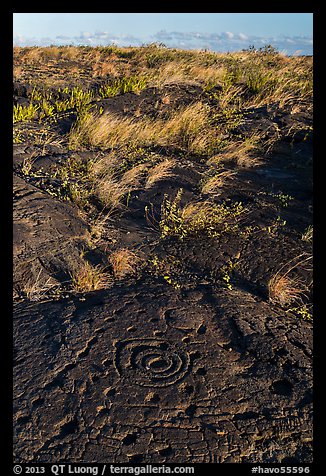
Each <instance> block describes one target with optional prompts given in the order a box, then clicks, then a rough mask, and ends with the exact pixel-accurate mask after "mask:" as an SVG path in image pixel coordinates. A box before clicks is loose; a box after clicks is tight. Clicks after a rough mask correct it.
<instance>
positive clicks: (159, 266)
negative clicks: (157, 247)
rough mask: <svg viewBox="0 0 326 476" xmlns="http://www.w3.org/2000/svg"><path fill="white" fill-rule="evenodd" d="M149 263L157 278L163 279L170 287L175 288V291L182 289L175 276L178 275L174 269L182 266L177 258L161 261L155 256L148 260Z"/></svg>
mask: <svg viewBox="0 0 326 476" xmlns="http://www.w3.org/2000/svg"><path fill="white" fill-rule="evenodd" d="M148 263H149V264H150V265H151V266H152V267H153V268H154V273H155V275H156V276H160V277H162V278H163V279H164V281H165V282H166V283H168V284H169V285H170V286H172V287H174V289H180V288H181V285H180V284H179V283H178V281H177V279H176V278H175V276H174V275H175V274H176V271H175V270H174V267H175V266H176V265H178V264H180V262H179V261H178V260H176V259H175V257H171V258H170V259H164V258H162V259H159V257H158V256H157V255H154V256H153V257H152V258H150V259H149V260H148Z"/></svg>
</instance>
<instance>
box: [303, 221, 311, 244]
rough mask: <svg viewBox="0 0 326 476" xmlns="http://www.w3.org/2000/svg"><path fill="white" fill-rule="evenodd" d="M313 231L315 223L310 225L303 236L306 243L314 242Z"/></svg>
mask: <svg viewBox="0 0 326 476" xmlns="http://www.w3.org/2000/svg"><path fill="white" fill-rule="evenodd" d="M313 231H314V230H313V225H309V226H308V228H307V229H306V230H305V231H304V233H303V234H302V236H301V239H302V241H305V242H306V243H312V240H313Z"/></svg>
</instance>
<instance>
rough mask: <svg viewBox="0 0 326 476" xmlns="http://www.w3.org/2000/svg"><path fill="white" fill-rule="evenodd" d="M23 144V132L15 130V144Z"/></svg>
mask: <svg viewBox="0 0 326 476" xmlns="http://www.w3.org/2000/svg"><path fill="white" fill-rule="evenodd" d="M22 142H23V138H22V133H21V131H17V130H14V131H13V143H14V144H21V143H22Z"/></svg>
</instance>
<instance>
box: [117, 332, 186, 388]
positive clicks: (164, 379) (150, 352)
mask: <svg viewBox="0 0 326 476" xmlns="http://www.w3.org/2000/svg"><path fill="white" fill-rule="evenodd" d="M115 367H116V370H117V372H118V374H119V375H120V376H121V377H123V378H130V380H131V381H132V382H133V383H136V384H138V385H141V386H143V387H152V386H155V387H167V386H169V385H173V384H175V383H177V382H179V381H180V380H182V379H183V378H184V377H185V376H186V375H187V374H188V373H189V371H190V358H189V354H188V353H187V352H186V351H185V350H183V349H180V348H179V347H178V349H175V348H174V346H172V345H171V344H170V343H168V342H166V341H165V340H163V339H127V340H124V341H120V342H118V343H117V344H116V354H115Z"/></svg>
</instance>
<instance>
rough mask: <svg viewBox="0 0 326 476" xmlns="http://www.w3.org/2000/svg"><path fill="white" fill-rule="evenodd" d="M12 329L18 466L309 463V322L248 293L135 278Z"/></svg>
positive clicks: (34, 308) (37, 311) (31, 309)
mask: <svg viewBox="0 0 326 476" xmlns="http://www.w3.org/2000/svg"><path fill="white" fill-rule="evenodd" d="M122 298H123V299H122ZM244 303H245V306H244ZM199 323H201V324H200V325H199ZM204 327H205V328H206V332H204V333H203V332H198V329H203V328H204ZM14 328H15V366H14V381H15V388H14V392H15V460H16V461H17V462H22V461H27V462H46V461H48V462H53V461H56V462H59V461H60V462H81V461H83V462H92V461H97V462H107V461H110V462H117V463H126V462H135V461H137V462H145V463H146V462H152V463H153V462H155V463H159V462H178V463H184V462H257V461H265V462H266V461H268V462H277V461H281V460H282V459H283V458H286V457H290V456H292V457H294V458H296V460H297V461H305V462H309V461H311V458H312V456H311V440H312V434H311V431H312V429H311V413H312V398H311V390H310V387H311V337H312V336H311V325H310V323H308V322H307V323H306V322H304V321H302V322H300V325H297V324H296V323H295V322H293V318H290V317H288V316H286V315H284V316H279V315H278V314H277V313H274V312H273V311H271V309H270V307H269V306H268V304H267V303H264V302H261V301H256V300H255V299H254V297H252V296H250V295H248V294H247V293H244V292H243V293H241V292H240V291H234V292H231V293H230V292H227V291H223V290H217V291H216V292H215V291H214V290H212V289H210V287H209V286H202V289H201V291H199V290H198V289H197V290H196V291H191V290H190V291H188V292H186V294H185V295H184V296H181V295H180V293H178V292H177V291H176V290H174V289H173V288H167V287H166V286H164V285H158V284H157V283H151V282H146V283H141V282H139V283H137V284H135V285H133V286H130V287H129V288H128V289H126V288H125V287H115V288H112V289H111V290H106V291H102V292H98V293H94V294H93V295H92V296H90V297H89V298H88V299H87V301H80V300H79V299H78V298H73V299H67V300H65V301H61V302H59V301H57V302H44V303H30V304H28V305H27V304H26V303H24V304H22V303H17V304H16V305H15V320H14ZM157 334H159V337H157Z"/></svg>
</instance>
